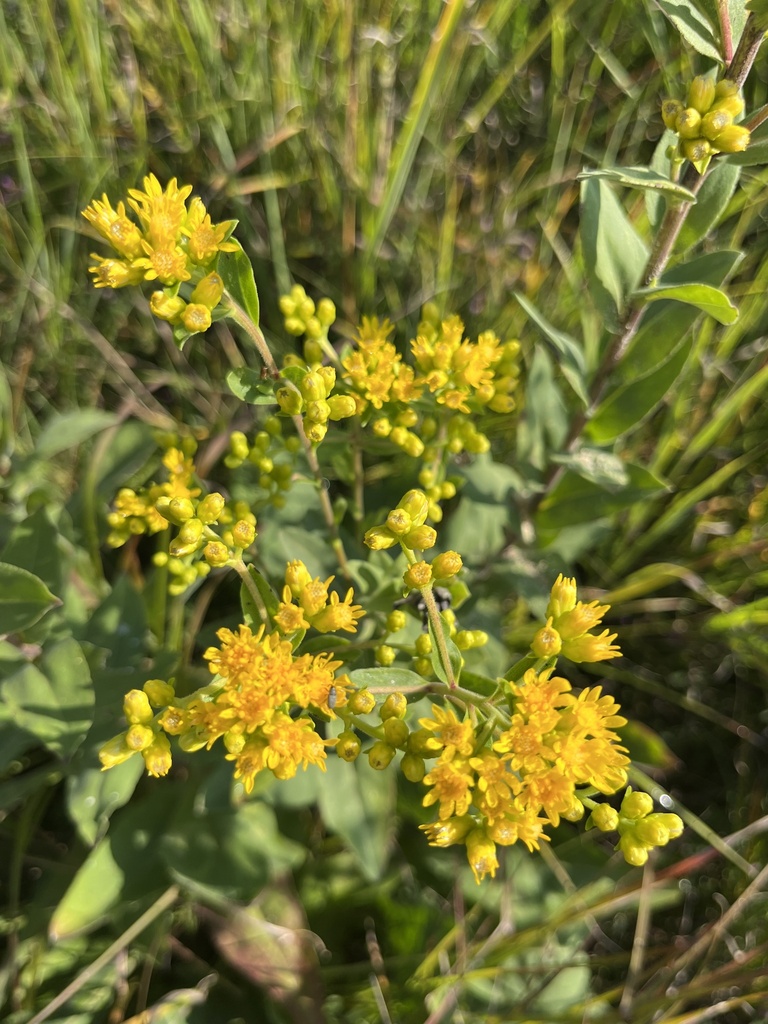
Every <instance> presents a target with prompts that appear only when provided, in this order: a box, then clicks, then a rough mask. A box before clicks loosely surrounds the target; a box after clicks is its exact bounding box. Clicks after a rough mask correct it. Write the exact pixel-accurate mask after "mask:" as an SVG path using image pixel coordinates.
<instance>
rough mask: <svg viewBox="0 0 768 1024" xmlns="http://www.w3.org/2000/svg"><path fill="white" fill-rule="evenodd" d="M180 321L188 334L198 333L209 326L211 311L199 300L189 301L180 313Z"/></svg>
mask: <svg viewBox="0 0 768 1024" xmlns="http://www.w3.org/2000/svg"><path fill="white" fill-rule="evenodd" d="M181 322H182V323H183V324H184V326H185V327H186V329H187V330H188V331H189V333H190V334H199V333H201V332H202V331H207V330H208V328H209V327H210V326H211V311H210V309H208V307H207V306H204V305H203V304H202V303H200V302H190V304H189V305H188V306H187V308H186V309H185V310H184V312H183V313H182V314H181Z"/></svg>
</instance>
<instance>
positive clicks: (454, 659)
mask: <svg viewBox="0 0 768 1024" xmlns="http://www.w3.org/2000/svg"><path fill="white" fill-rule="evenodd" d="M440 629H441V630H442V633H443V638H444V640H445V647H446V650H447V651H448V660H449V662H450V664H451V670H452V671H453V681H454V682H455V683H458V681H459V676H460V675H461V666H462V664H463V661H464V659H463V658H462V656H461V651H460V650H459V648H458V647H457V646H456V644H455V643H454V642H453V640H451V634H450V630H449V629H448V625H447V623H446V622H445V621H444V620H443V617H442V615H441V616H440ZM429 637H430V639H431V641H432V654H431V658H432V671H433V672H434V673H435V675H436V676H437V678H438V679H440V680H441V681H442V682H443V683H447V682H448V674H447V672H446V671H445V668H444V666H443V662H442V659H441V658H440V651H439V648H438V646H437V635H436V633H435V630H434V628H433V626H432V619H430V620H429Z"/></svg>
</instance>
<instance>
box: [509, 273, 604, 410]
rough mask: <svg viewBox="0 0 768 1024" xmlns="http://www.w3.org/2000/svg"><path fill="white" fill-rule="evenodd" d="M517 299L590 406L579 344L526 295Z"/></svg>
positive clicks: (586, 403) (566, 376)
mask: <svg viewBox="0 0 768 1024" xmlns="http://www.w3.org/2000/svg"><path fill="white" fill-rule="evenodd" d="M515 298H516V299H517V301H518V302H519V303H520V305H521V306H522V307H523V309H524V310H525V312H526V313H527V314H528V316H529V317H530V319H531V320H532V321H533V322H534V323H535V324H536V326H537V327H538V328H539V330H540V331H541V333H542V334H543V335H544V337H545V338H546V339H547V340H548V341H551V342H552V345H553V346H554V348H555V350H556V351H557V353H558V355H559V356H560V359H559V360H558V362H559V365H560V369H561V370H562V371H563V376H564V377H565V379H566V380H567V381H568V383H569V384H570V385H571V387H572V388H573V390H574V391H575V392H576V395H577V396H578V397H579V398H580V399H581V401H582V403H583V405H584V406H585V408H586V406H587V405H588V404H589V398H588V395H587V388H586V383H585V379H584V378H585V374H586V363H585V360H584V353H583V352H582V350H581V348H580V347H579V345H578V343H577V342H576V341H574V339H573V338H571V337H570V336H569V335H567V334H564V333H563V332H562V331H558V330H557V329H556V328H555V327H553V326H552V324H551V323H549V321H548V320H546V319H545V318H544V317H543V316H542V315H541V313H540V312H539V311H538V309H536V307H535V306H534V305H533V304H532V303H530V302H529V301H528V299H526V297H525V296H524V295H521V294H520V293H519V292H515Z"/></svg>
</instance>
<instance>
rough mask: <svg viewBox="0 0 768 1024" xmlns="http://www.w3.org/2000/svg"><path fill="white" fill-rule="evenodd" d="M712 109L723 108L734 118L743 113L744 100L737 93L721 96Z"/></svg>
mask: <svg viewBox="0 0 768 1024" xmlns="http://www.w3.org/2000/svg"><path fill="white" fill-rule="evenodd" d="M712 110H724V111H725V112H726V113H728V114H730V115H731V117H732V118H734V119H735V118H737V117H741V115H742V114H743V113H744V100H743V99H742V98H741V96H739V95H738V94H734V95H732V96H723V98H722V99H719V100H717V101H716V103H715V104H714V105H713V107H712Z"/></svg>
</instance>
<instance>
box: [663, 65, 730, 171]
mask: <svg viewBox="0 0 768 1024" xmlns="http://www.w3.org/2000/svg"><path fill="white" fill-rule="evenodd" d="M743 113H744V100H743V99H742V98H741V96H740V95H739V87H738V85H737V84H736V82H732V81H730V80H729V79H727V78H723V79H721V80H720V81H719V82H717V83H715V81H714V80H713V79H712V78H711V77H709V76H708V75H697V77H696V78H694V80H693V81H692V82H691V85H690V88H689V89H688V103H687V106H686V105H685V104H683V103H681V102H680V100H673V99H667V100H664V102H663V103H662V105H661V116H662V119H663V121H664V124H665V125H666V126H667V128H669V129H671V130H672V131H674V132H677V134H678V135H679V136H680V148H681V150H682V153H683V156H684V157H685V158H686V160H690V161H691V163H693V164H695V165H697V167H698V168H699V169H700V170H701V169H702V165H704V164H705V162H707V161H708V160H709V158H710V157H711V156H713V155H714V154H715V153H741V152H742V151H743V150H745V149H746V148H747V146H748V145H749V139H750V134H749V130H748V129H747V128H744V127H743V126H742V125H739V124H734V121H735V120H736V118H738V117H740V116H741V114H743Z"/></svg>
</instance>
